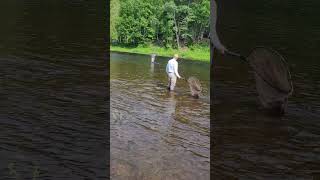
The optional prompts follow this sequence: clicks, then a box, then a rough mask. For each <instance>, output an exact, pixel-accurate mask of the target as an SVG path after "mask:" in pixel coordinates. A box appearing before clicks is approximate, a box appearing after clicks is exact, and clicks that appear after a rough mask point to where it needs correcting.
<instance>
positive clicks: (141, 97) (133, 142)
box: [110, 53, 210, 180]
mask: <svg viewBox="0 0 320 180" xmlns="http://www.w3.org/2000/svg"><path fill="white" fill-rule="evenodd" d="M168 60H169V59H168V58H161V57H157V58H156V62H158V63H159V64H151V63H150V56H142V55H133V54H119V53H111V64H110V69H111V71H110V73H111V74H110V83H111V86H110V87H111V132H110V133H111V178H112V179H133V180H134V179H137V180H153V179H159V180H160V179H168V180H179V179H181V180H188V179H190V180H193V179H199V180H201V179H205V180H207V179H209V172H210V171H209V170H210V166H209V164H210V162H209V160H210V143H209V142H210V137H209V133H210V132H209V131H210V128H209V127H210V102H209V99H210V97H209V64H208V63H204V62H196V61H189V60H181V61H180V62H179V72H180V74H181V75H182V76H184V77H186V78H188V77H189V76H195V77H197V78H198V79H199V80H200V82H201V85H202V86H203V89H204V90H203V94H202V96H201V97H200V99H194V98H192V97H191V96H190V91H189V87H188V85H187V83H186V82H185V81H183V80H178V82H177V85H176V89H175V91H176V92H175V93H174V94H170V93H168V91H167V90H166V85H167V76H166V73H165V66H166V63H167V61H168Z"/></svg>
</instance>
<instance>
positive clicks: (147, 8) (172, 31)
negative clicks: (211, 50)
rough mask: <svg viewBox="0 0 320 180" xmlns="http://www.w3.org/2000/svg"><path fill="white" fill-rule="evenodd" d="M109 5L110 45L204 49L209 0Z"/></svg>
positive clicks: (132, 0)
mask: <svg viewBox="0 0 320 180" xmlns="http://www.w3.org/2000/svg"><path fill="white" fill-rule="evenodd" d="M110 5H111V11H110V16H111V19H110V25H111V27H110V30H111V42H112V44H113V45H115V44H116V45H122V46H128V47H132V46H139V45H157V46H160V47H166V48H177V49H180V48H185V47H191V46H194V45H201V44H205V45H206V46H207V41H208V40H207V37H208V33H209V16H210V0H111V4H110Z"/></svg>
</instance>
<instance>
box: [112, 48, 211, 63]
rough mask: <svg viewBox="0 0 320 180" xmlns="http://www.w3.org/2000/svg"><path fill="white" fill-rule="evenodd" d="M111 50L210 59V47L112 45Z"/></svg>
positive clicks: (200, 59)
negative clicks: (174, 47) (180, 47)
mask: <svg viewBox="0 0 320 180" xmlns="http://www.w3.org/2000/svg"><path fill="white" fill-rule="evenodd" d="M110 51H115V52H127V53H135V54H147V55H150V54H152V53H155V54H157V55H158V56H164V57H172V56H173V54H175V53H177V54H179V56H180V57H181V58H183V59H190V60H197V61H206V62H209V61H210V48H209V46H208V47H201V46H198V47H195V48H188V49H186V48H184V49H180V50H178V49H172V48H163V47H158V46H149V47H140V46H139V47H133V48H131V47H122V46H110Z"/></svg>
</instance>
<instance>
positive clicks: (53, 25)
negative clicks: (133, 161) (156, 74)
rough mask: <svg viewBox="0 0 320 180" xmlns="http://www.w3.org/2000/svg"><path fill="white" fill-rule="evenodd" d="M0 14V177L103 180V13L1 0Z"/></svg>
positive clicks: (63, 4)
mask: <svg viewBox="0 0 320 180" xmlns="http://www.w3.org/2000/svg"><path fill="white" fill-rule="evenodd" d="M0 9H1V10H0V21H1V28H0V62H1V63H0V69H1V71H0V74H1V76H0V83H1V86H0V97H1V101H0V179H20V180H23V179H50V180H52V179H59V180H60V179H61V180H62V179H68V180H69V179H106V178H107V172H108V171H107V169H108V167H107V156H106V155H107V153H106V149H107V142H108V137H107V133H106V127H107V123H108V122H107V121H106V119H107V111H108V106H107V103H106V100H107V98H106V96H107V95H108V91H107V80H108V77H107V73H106V72H107V66H106V63H105V62H107V61H106V55H105V41H104V37H105V34H106V30H105V26H104V25H105V23H106V20H105V18H104V17H105V13H106V12H105V8H102V6H101V4H100V3H96V2H84V1H76V0H75V1H73V0H71V1H64V0H62V1H50V0H49V1H37V0H35V1H18V0H13V1H6V0H5V1H1V2H0Z"/></svg>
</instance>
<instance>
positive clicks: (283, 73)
mask: <svg viewBox="0 0 320 180" xmlns="http://www.w3.org/2000/svg"><path fill="white" fill-rule="evenodd" d="M246 60H247V61H248V62H249V64H250V66H251V67H252V68H253V70H254V74H255V80H256V89H257V92H258V94H259V100H260V102H261V104H262V106H263V107H264V108H267V109H271V110H276V111H278V112H279V113H284V112H285V109H286V107H287V103H288V97H289V96H290V95H291V94H292V91H293V87H292V81H291V75H290V72H289V70H288V66H287V63H286V62H285V60H284V58H283V57H282V56H281V55H280V54H279V53H277V52H276V51H274V50H272V49H268V48H264V47H257V48H255V49H254V50H253V51H252V52H251V53H250V55H249V56H248V57H247V58H246Z"/></svg>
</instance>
